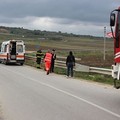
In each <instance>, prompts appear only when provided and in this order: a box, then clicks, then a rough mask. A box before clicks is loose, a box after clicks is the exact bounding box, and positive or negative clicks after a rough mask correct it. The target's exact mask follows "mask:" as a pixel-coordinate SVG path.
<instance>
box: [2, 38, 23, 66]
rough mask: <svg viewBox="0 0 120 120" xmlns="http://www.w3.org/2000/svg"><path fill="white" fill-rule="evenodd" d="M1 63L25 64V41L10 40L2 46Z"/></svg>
mask: <svg viewBox="0 0 120 120" xmlns="http://www.w3.org/2000/svg"><path fill="white" fill-rule="evenodd" d="M0 62H2V63H4V64H8V63H19V64H20V65H23V64H24V62H25V44H24V42H23V40H9V41H4V42H2V44H1V52H0Z"/></svg>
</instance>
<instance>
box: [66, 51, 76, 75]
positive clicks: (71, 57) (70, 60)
mask: <svg viewBox="0 0 120 120" xmlns="http://www.w3.org/2000/svg"><path fill="white" fill-rule="evenodd" d="M66 66H67V77H69V76H71V77H73V67H74V66H75V57H74V55H73V53H72V51H70V52H69V55H68V56H67V59H66Z"/></svg>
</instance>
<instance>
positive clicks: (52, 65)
mask: <svg viewBox="0 0 120 120" xmlns="http://www.w3.org/2000/svg"><path fill="white" fill-rule="evenodd" d="M55 60H56V53H55V49H53V50H52V60H51V69H50V72H54V64H55Z"/></svg>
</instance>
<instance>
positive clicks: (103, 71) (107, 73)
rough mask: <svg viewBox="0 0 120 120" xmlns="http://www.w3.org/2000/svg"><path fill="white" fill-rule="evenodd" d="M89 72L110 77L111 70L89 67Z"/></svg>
mask: <svg viewBox="0 0 120 120" xmlns="http://www.w3.org/2000/svg"><path fill="white" fill-rule="evenodd" d="M89 71H90V72H95V73H101V74H106V75H112V69H106V68H98V67H89Z"/></svg>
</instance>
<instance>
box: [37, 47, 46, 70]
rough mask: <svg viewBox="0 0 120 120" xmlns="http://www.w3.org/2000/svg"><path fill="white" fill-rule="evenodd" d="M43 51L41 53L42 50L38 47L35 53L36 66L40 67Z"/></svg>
mask: <svg viewBox="0 0 120 120" xmlns="http://www.w3.org/2000/svg"><path fill="white" fill-rule="evenodd" d="M43 55H44V54H43V53H42V50H41V49H39V50H38V51H37V53H36V63H37V68H41V59H42V57H43Z"/></svg>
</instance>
